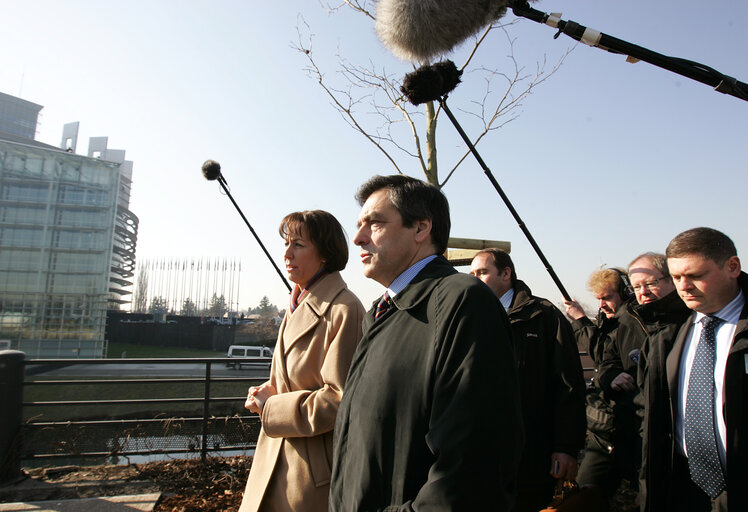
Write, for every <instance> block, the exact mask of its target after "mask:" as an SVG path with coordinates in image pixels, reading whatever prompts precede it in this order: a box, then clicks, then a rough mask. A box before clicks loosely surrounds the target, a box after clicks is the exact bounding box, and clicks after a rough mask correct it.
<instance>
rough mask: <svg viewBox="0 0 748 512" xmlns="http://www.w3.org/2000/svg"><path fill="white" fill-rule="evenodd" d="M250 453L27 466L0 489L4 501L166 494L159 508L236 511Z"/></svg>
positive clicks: (190, 511)
mask: <svg viewBox="0 0 748 512" xmlns="http://www.w3.org/2000/svg"><path fill="white" fill-rule="evenodd" d="M250 464H251V457H244V456H238V457H212V458H209V459H207V460H206V462H205V463H203V462H201V461H200V460H170V461H161V462H148V463H145V464H130V465H121V466H114V465H106V466H62V467H53V468H40V469H28V470H25V475H26V478H24V479H23V480H21V481H19V482H16V483H15V484H13V485H8V486H4V487H0V502H18V501H25V502H28V501H45V500H64V499H73V498H90V497H95V496H119V495H129V494H145V493H152V492H161V498H160V499H159V501H158V503H157V504H156V507H155V508H154V512H198V511H199V512H233V511H236V510H238V509H239V505H240V503H241V500H242V493H243V492H244V485H245V484H246V482H247V475H248V474H249V466H250Z"/></svg>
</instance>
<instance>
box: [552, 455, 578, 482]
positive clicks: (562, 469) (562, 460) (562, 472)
mask: <svg viewBox="0 0 748 512" xmlns="http://www.w3.org/2000/svg"><path fill="white" fill-rule="evenodd" d="M578 469H579V464H578V463H577V459H576V458H574V457H572V456H571V455H569V454H567V453H563V452H554V453H552V454H551V476H552V477H553V478H555V479H557V480H576V478H577V470H578Z"/></svg>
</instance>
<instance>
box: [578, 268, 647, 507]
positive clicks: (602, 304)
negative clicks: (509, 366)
mask: <svg viewBox="0 0 748 512" xmlns="http://www.w3.org/2000/svg"><path fill="white" fill-rule="evenodd" d="M587 287H588V288H589V289H590V290H591V291H592V293H593V294H594V295H595V298H596V299H597V300H598V301H599V311H598V314H597V321H596V322H595V323H593V322H592V320H590V319H589V318H587V315H586V314H585V312H584V309H583V308H582V307H581V306H580V305H579V304H578V303H577V302H576V301H564V305H565V306H566V314H567V315H568V316H569V317H570V318H571V319H572V322H571V327H572V329H574V335H575V336H576V339H577V344H578V345H580V346H581V347H582V348H583V349H584V350H585V351H586V352H587V353H588V355H589V356H590V358H591V359H592V364H593V369H594V378H593V379H592V380H591V382H590V384H589V387H588V389H587V439H586V441H585V445H584V458H583V459H582V463H581V464H580V466H579V473H578V474H577V482H579V484H580V485H584V486H597V487H599V488H600V489H602V491H603V497H604V499H605V500H606V502H609V501H610V500H611V499H612V498H613V496H614V495H615V493H616V491H617V490H618V488H619V486H620V484H621V480H622V478H624V476H627V477H628V478H629V479H631V480H632V481H635V480H636V474H635V472H634V475H633V476H632V475H631V474H630V473H631V472H629V473H626V471H625V466H626V461H627V460H628V458H629V457H632V454H631V451H632V450H631V446H630V445H629V446H626V445H625V444H624V443H618V441H617V437H618V434H619V433H620V432H619V430H618V429H617V428H616V427H617V426H618V425H617V421H616V416H615V409H614V407H615V405H616V404H615V402H613V401H612V400H611V399H610V397H609V396H607V394H606V393H605V391H604V390H603V389H602V387H601V386H600V365H601V364H602V362H603V354H604V353H605V350H606V347H607V346H608V345H610V344H611V343H612V340H613V339H614V337H615V334H616V331H617V329H618V325H619V317H620V315H621V314H622V312H623V310H624V309H626V308H627V306H628V303H629V302H631V301H632V300H633V295H634V294H633V291H632V290H631V286H630V283H629V281H628V274H627V273H626V272H624V271H622V270H619V269H617V268H605V269H600V270H596V271H595V272H593V273H592V274H591V275H590V278H589V280H588V282H587ZM634 434H635V435H637V436H638V435H639V433H638V432H634ZM639 451H640V450H639ZM639 456H640V454H639V452H635V453H634V454H633V457H636V458H637V459H638V458H639ZM637 467H638V464H637Z"/></svg>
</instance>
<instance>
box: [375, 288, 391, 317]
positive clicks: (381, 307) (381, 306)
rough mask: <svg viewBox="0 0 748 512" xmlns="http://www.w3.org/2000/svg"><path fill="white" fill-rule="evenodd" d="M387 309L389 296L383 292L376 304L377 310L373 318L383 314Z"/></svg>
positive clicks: (388, 307)
mask: <svg viewBox="0 0 748 512" xmlns="http://www.w3.org/2000/svg"><path fill="white" fill-rule="evenodd" d="M388 309H390V296H389V295H387V292H384V295H382V298H381V299H379V303H378V304H377V310H376V311H375V312H374V320H377V319H378V318H379V317H380V316H382V315H384V314H385V312H386V311H387V310H388Z"/></svg>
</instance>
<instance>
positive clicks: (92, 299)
mask: <svg viewBox="0 0 748 512" xmlns="http://www.w3.org/2000/svg"><path fill="white" fill-rule="evenodd" d="M71 127H73V128H74V129H73V132H74V137H73V138H72V139H71V138H70V137H67V138H66V137H63V143H64V145H63V147H65V148H66V149H60V148H55V147H54V146H50V145H46V144H42V143H39V142H37V141H34V140H32V139H23V138H19V137H17V136H13V135H12V134H7V133H4V132H0V308H1V309H0V340H7V341H6V342H5V345H9V348H13V349H17V350H21V351H23V352H25V353H26V355H27V357H46V358H71V357H72V358H75V357H102V356H103V355H104V354H105V353H106V341H105V338H104V328H105V322H106V310H107V308H114V309H118V308H119V307H120V306H121V305H122V304H126V303H129V302H130V300H129V297H130V293H131V292H130V289H131V287H132V276H133V269H134V266H135V245H136V239H137V227H138V219H137V217H136V216H135V215H134V214H132V212H130V211H129V210H128V206H129V198H130V186H131V179H132V162H128V161H125V160H124V151H121V150H108V149H107V148H106V138H105V137H99V138H94V139H92V140H91V144H90V145H89V156H83V155H77V154H75V152H74V151H75V144H76V140H75V139H76V138H77V123H74V124H73V125H66V127H65V129H66V132H67V133H69V132H70V129H71ZM94 154H95V155H96V157H94ZM8 342H9V343H8Z"/></svg>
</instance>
